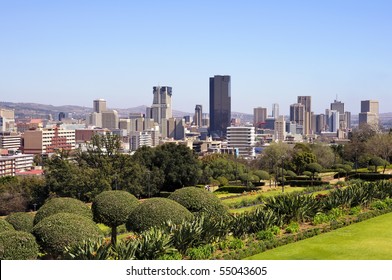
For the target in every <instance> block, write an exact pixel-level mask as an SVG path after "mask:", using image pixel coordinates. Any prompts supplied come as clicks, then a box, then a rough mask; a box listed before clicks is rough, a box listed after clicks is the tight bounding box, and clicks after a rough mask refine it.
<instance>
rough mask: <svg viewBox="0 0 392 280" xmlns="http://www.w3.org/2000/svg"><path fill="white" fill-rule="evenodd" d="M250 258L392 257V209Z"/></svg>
mask: <svg viewBox="0 0 392 280" xmlns="http://www.w3.org/2000/svg"><path fill="white" fill-rule="evenodd" d="M247 259H249V260H391V259H392V213H388V214H385V215H381V216H378V217H375V218H372V219H369V220H366V221H363V222H361V223H357V224H353V225H349V226H347V227H344V228H340V229H337V230H334V231H332V232H328V233H325V234H321V235H318V236H315V237H312V238H309V239H306V240H301V241H299V242H296V243H292V244H288V245H285V246H281V247H278V248H275V249H272V250H269V251H266V252H263V253H261V254H257V255H254V256H252V257H249V258H247Z"/></svg>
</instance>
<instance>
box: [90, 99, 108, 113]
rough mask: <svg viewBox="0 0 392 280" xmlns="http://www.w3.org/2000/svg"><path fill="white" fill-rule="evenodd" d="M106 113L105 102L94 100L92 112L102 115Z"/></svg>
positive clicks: (103, 100)
mask: <svg viewBox="0 0 392 280" xmlns="http://www.w3.org/2000/svg"><path fill="white" fill-rule="evenodd" d="M104 111H106V100H105V99H95V100H94V101H93V112H95V113H103V112H104Z"/></svg>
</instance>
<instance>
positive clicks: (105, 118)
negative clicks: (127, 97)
mask: <svg viewBox="0 0 392 280" xmlns="http://www.w3.org/2000/svg"><path fill="white" fill-rule="evenodd" d="M118 124H119V118H118V113H117V111H116V110H108V111H103V112H102V128H107V129H110V130H114V129H118Z"/></svg>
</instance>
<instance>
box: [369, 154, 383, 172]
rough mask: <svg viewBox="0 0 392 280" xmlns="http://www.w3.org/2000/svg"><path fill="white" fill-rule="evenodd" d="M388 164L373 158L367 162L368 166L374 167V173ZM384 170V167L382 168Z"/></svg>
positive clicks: (378, 158)
mask: <svg viewBox="0 0 392 280" xmlns="http://www.w3.org/2000/svg"><path fill="white" fill-rule="evenodd" d="M387 164H388V162H387V161H386V160H383V159H382V158H380V157H377V156H374V157H372V158H371V159H370V160H369V165H371V166H374V172H377V167H379V166H386V165H387ZM384 170H385V167H384Z"/></svg>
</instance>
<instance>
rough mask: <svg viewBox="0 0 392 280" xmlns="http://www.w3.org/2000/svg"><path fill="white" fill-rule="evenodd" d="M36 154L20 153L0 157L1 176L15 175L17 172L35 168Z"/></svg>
mask: <svg viewBox="0 0 392 280" xmlns="http://www.w3.org/2000/svg"><path fill="white" fill-rule="evenodd" d="M33 162H34V156H33V155H27V154H18V155H12V156H1V157H0V177H4V176H15V175H16V174H17V172H21V171H27V170H31V169H33Z"/></svg>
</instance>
